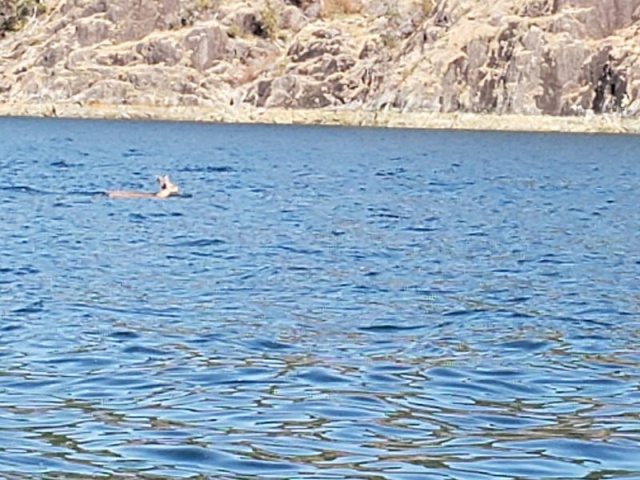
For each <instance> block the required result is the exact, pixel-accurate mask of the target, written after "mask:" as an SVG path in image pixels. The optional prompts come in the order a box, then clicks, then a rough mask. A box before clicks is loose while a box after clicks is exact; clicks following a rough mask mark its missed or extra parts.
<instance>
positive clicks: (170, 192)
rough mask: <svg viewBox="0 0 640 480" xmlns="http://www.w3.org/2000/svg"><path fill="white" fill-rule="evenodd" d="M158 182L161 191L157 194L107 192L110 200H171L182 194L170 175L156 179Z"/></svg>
mask: <svg viewBox="0 0 640 480" xmlns="http://www.w3.org/2000/svg"><path fill="white" fill-rule="evenodd" d="M156 181H157V182H158V184H159V185H160V190H159V191H157V192H156V193H147V192H131V191H127V190H114V191H111V192H107V195H108V196H109V198H169V197H173V196H177V195H179V194H180V189H179V188H178V186H177V185H176V184H175V183H173V182H172V181H171V180H170V179H169V175H163V176H161V177H156Z"/></svg>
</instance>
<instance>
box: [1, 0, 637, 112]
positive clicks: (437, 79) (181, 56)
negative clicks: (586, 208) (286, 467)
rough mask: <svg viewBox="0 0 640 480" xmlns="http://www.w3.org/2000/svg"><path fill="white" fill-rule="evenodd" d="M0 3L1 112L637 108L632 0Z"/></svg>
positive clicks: (634, 6) (86, 0) (61, 0)
mask: <svg viewBox="0 0 640 480" xmlns="http://www.w3.org/2000/svg"><path fill="white" fill-rule="evenodd" d="M15 1H16V0H0V102H15V103H20V102H22V103H35V102H52V103H80V104H137V105H155V106H158V105H160V106H162V105H167V106H169V105H200V106H212V107H221V108H233V107H234V106H238V105H242V104H251V105H254V106H258V107H288V108H323V107H343V108H354V109H356V108H365V109H388V108H389V109H398V110H401V111H423V110H426V111H435V112H452V111H463V112H481V113H482V112H494V113H524V114H552V115H573V114H583V113H585V112H588V111H594V112H596V113H601V112H619V111H621V112H624V113H625V114H627V115H632V116H638V115H639V112H640V100H638V93H639V91H640V0H494V1H492V2H485V1H483V0H439V1H437V0H372V1H367V2H365V1H364V0H255V1H251V0H247V1H241V0H186V1H179V0H48V1H47V2H46V3H39V1H38V0H20V1H21V2H22V3H18V4H17V3H15Z"/></svg>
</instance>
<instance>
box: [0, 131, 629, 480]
mask: <svg viewBox="0 0 640 480" xmlns="http://www.w3.org/2000/svg"><path fill="white" fill-rule="evenodd" d="M0 132H4V133H5V135H3V136H2V138H3V139H5V140H6V141H5V142H3V144H2V145H0V153H2V155H0V166H1V167H2V169H3V172H5V176H6V181H5V184H6V185H5V187H2V188H0V191H2V193H3V197H4V198H3V200H2V205H3V208H2V212H1V213H0V216H1V217H2V220H3V224H4V225H5V226H6V228H4V229H2V231H1V233H0V243H1V244H2V246H3V251H2V253H1V254H0V314H1V315H0V317H1V321H0V332H2V336H1V337H0V429H1V430H2V433H3V436H2V439H1V440H0V475H1V476H4V477H7V478H16V479H19V478H34V477H38V478H41V477H46V478H101V477H104V478H107V477H108V478H178V477H179V478H204V477H207V478H209V477H212V478H213V477H215V478H221V479H225V478H228V479H236V478H257V477H259V478H300V479H305V478H308V479H317V478H331V479H347V478H348V479H352V478H362V479H365V478H366V479H373V478H376V479H398V480H408V479H410V478H416V479H418V478H419V479H423V478H442V479H450V478H474V479H490V478H505V479H506V478H520V479H540V478H583V477H585V478H586V477H589V478H591V477H593V478H613V477H616V478H623V477H627V478H633V477H634V476H636V475H637V472H638V471H639V470H640V464H639V463H638V460H636V458H637V457H638V455H636V452H637V445H638V441H640V422H639V421H638V415H640V407H639V406H638V405H640V394H639V393H638V388H637V386H638V382H639V381H640V355H639V354H638V353H637V345H638V341H639V340H640V330H639V329H638V327H637V325H636V323H637V322H635V319H636V318H637V317H638V314H639V312H640V310H639V308H638V300H640V297H638V294H637V279H638V277H639V276H640V275H639V274H640V271H639V265H640V263H639V262H638V255H637V252H638V251H639V250H640V244H639V243H638V235H637V232H638V230H639V228H640V217H639V216H638V213H637V212H638V209H637V205H638V201H637V200H638V196H637V195H636V194H635V193H634V192H635V190H634V188H633V185H636V184H637V183H638V176H639V174H638V169H637V162H636V158H637V157H638V153H639V150H640V144H639V142H638V139H636V138H633V137H610V136H584V137H576V136H555V135H525V134H490V133H474V132H420V131H404V130H397V131H382V130H367V129H332V128H317V129H314V128H300V127H289V128H282V127H257V126H222V125H194V124H171V123H167V124H148V123H136V122H127V123H122V122H96V123H90V122H81V121H77V122H76V121H73V122H71V121H53V120H46V121H45V120H34V119H11V121H10V122H9V121H8V120H6V119H5V120H2V119H0ZM14 139H20V141H19V142H18V141H17V140H14ZM123 145H125V146H124V147H123ZM612 151H616V152H619V153H618V154H616V155H610V152H612ZM389 152H393V154H390V153H389ZM603 158H605V159H606V161H603ZM164 172H167V173H170V174H172V178H174V179H175V180H176V181H178V182H179V184H180V186H181V187H182V188H183V189H184V191H185V193H186V195H185V196H184V197H183V198H180V199H176V201H173V200H168V201H166V202H134V203H131V202H119V201H115V200H114V201H111V200H109V201H105V200H104V199H105V197H104V196H100V197H97V196H96V195H95V193H96V192H101V191H105V190H107V189H108V188H110V187H111V186H112V185H134V186H136V185H138V184H139V185H145V184H146V179H147V178H150V179H152V178H153V175H155V174H159V173H164ZM172 172H173V173H172ZM141 188H142V187H141Z"/></svg>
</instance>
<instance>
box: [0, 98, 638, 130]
mask: <svg viewBox="0 0 640 480" xmlns="http://www.w3.org/2000/svg"><path fill="white" fill-rule="evenodd" d="M0 116H18V117H20V116H21V117H60V118H89V119H132V120H133V119H136V120H164V121H194V122H216V123H259V124H292V125H342V126H362V127H390V128H424V129H459V130H497V131H529V132H566V133H629V134H638V133H640V119H639V118H626V117H622V116H618V115H588V116H574V117H553V116H547V115H497V114H475V113H434V112H404V113H403V112H399V111H390V110H389V111H370V110H337V109H336V110H327V109H317V110H294V109H281V108H268V109H267V108H255V107H248V106H246V107H245V106H241V107H223V108H218V107H194V106H167V107H162V106H148V105H106V104H100V105H79V104H65V103H57V104H53V103H39V104H34V103H33V104H32V103H29V104H26V103H22V104H11V103H8V104H7V103H5V104H0Z"/></svg>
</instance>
